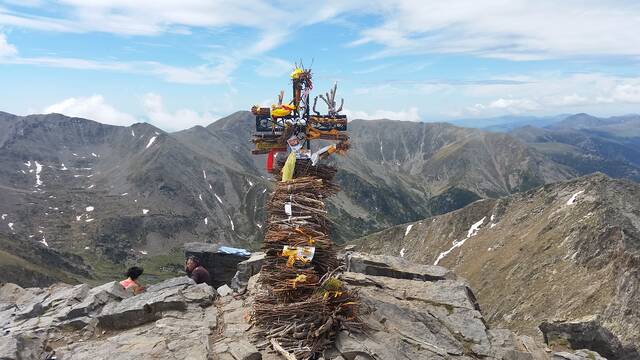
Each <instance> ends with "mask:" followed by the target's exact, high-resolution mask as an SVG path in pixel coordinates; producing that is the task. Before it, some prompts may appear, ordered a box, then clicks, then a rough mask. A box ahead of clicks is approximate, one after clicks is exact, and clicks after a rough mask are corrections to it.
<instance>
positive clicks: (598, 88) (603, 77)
mask: <svg viewBox="0 0 640 360" xmlns="http://www.w3.org/2000/svg"><path fill="white" fill-rule="evenodd" d="M514 79H516V78H514ZM517 80H518V81H515V82H513V83H508V82H506V83H499V84H493V83H490V82H489V83H487V84H461V85H458V86H455V85H451V86H453V87H454V88H455V89H454V91H453V92H452V93H453V96H457V97H460V98H466V99H469V100H473V99H475V101H476V103H475V105H471V106H466V107H464V108H463V109H464V110H462V113H463V114H467V115H472V116H475V115H478V116H480V115H481V116H496V115H501V114H505V113H511V114H514V113H515V114H519V113H544V114H553V113H559V112H571V111H596V112H597V111H602V110H604V109H607V108H606V107H603V106H608V109H610V111H611V113H616V112H618V113H620V112H627V111H637V110H634V109H633V108H629V107H626V108H624V110H622V109H623V108H622V106H623V105H625V104H640V78H630V77H620V76H612V75H607V74H599V73H585V74H572V75H557V74H538V75H532V76H528V77H523V76H520V77H517ZM478 100H480V101H478ZM450 111H452V113H459V112H460V111H458V110H456V109H450Z"/></svg>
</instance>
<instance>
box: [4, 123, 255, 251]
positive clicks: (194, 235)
mask: <svg viewBox="0 0 640 360" xmlns="http://www.w3.org/2000/svg"><path fill="white" fill-rule="evenodd" d="M0 149H1V151H0V179H1V180H0V186H2V188H3V190H4V191H2V192H0V197H1V199H0V200H2V201H0V203H2V204H3V205H2V206H1V207H2V208H1V209H0V213H2V214H6V216H3V219H2V223H3V224H0V228H2V231H5V232H10V233H15V234H17V235H18V236H19V237H21V238H22V239H31V240H32V241H34V240H35V241H39V242H40V243H41V244H42V245H43V246H46V247H52V248H56V249H65V250H68V251H71V252H73V253H77V254H80V255H86V256H87V257H89V258H92V257H94V256H95V255H97V256H98V257H100V258H104V259H106V260H108V261H109V262H115V263H117V262H121V261H123V260H124V259H127V258H129V259H133V260H135V259H138V258H143V259H146V258H150V257H153V256H154V255H158V256H162V255H164V254H165V253H166V252H167V250H169V249H171V248H174V247H179V246H180V244H181V243H183V242H187V241H194V240H199V241H204V240H210V241H216V242H226V243H228V244H238V245H240V246H249V245H250V244H251V243H253V242H255V240H256V236H257V232H256V229H258V227H257V226H256V225H255V224H254V223H253V221H252V220H253V218H254V216H252V213H253V212H254V209H255V208H257V207H258V206H257V203H256V202H260V204H261V203H262V202H263V197H264V196H265V195H264V190H266V187H265V186H262V185H261V184H260V182H263V183H266V182H265V181H264V180H262V179H260V178H257V179H254V180H253V182H252V181H251V180H250V179H251V177H250V176H248V175H247V174H246V173H245V172H240V171H238V169H237V168H235V167H232V166H228V165H227V164H228V163H225V162H223V161H219V160H218V159H217V157H216V154H212V155H211V156H209V157H205V156H202V155H201V154H198V153H196V152H194V151H193V150H192V149H190V148H189V147H187V146H186V145H184V144H183V143H181V142H180V141H179V140H178V139H176V138H175V137H173V136H172V135H170V134H166V133H164V132H162V131H161V130H159V129H156V128H154V127H152V126H150V125H147V124H136V125H133V126H131V127H127V128H125V127H117V126H108V125H103V124H99V123H96V122H93V121H89V120H85V119H76V118H67V117H64V116H62V115H55V114H54V115H47V116H29V117H24V118H19V119H18V120H16V121H14V122H13V123H12V125H11V126H10V128H9V137H8V139H7V140H6V141H5V142H4V144H3V145H2V147H1V148H0ZM250 184H254V185H250ZM261 186H262V187H261ZM249 193H250V194H252V195H248V194H249ZM252 201H253V202H252ZM260 208H261V206H260ZM9 224H11V226H10V227H9Z"/></svg>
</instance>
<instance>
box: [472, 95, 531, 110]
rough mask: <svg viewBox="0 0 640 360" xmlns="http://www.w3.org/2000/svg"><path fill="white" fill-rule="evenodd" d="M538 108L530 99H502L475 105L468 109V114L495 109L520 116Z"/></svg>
mask: <svg viewBox="0 0 640 360" xmlns="http://www.w3.org/2000/svg"><path fill="white" fill-rule="evenodd" d="M539 107H540V104H538V103H537V102H536V101H534V100H531V99H504V98H499V99H496V100H493V101H491V102H489V103H487V104H475V105H473V106H471V107H469V108H468V111H469V112H470V113H474V114H478V113H481V112H484V111H486V110H492V109H497V110H500V111H507V112H509V113H512V114H520V113H523V112H527V111H532V110H536V109H538V108H539Z"/></svg>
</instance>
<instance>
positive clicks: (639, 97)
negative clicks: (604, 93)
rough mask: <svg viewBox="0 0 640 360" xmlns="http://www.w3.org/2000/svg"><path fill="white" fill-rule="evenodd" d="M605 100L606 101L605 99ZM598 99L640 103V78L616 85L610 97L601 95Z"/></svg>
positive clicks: (611, 101)
mask: <svg viewBox="0 0 640 360" xmlns="http://www.w3.org/2000/svg"><path fill="white" fill-rule="evenodd" d="M603 100H604V101H603ZM598 101H601V102H610V103H616V102H621V103H629V104H640V79H637V80H635V81H632V82H629V83H624V84H619V85H616V86H615V87H614V88H613V90H612V91H611V95H610V96H608V97H600V98H598Z"/></svg>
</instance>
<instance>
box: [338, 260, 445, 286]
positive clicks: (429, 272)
mask: <svg viewBox="0 0 640 360" xmlns="http://www.w3.org/2000/svg"><path fill="white" fill-rule="evenodd" d="M345 263H346V265H347V271H350V272H356V273H361V274H366V275H375V276H385V277H392V278H396V279H406V280H422V281H438V280H446V279H450V280H451V279H455V275H454V274H453V272H451V271H449V270H447V269H446V268H443V267H442V266H436V265H422V264H416V263H413V262H410V261H408V260H406V259H403V258H400V257H395V256H388V255H369V254H363V253H347V254H346V255H345Z"/></svg>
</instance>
